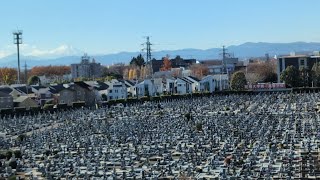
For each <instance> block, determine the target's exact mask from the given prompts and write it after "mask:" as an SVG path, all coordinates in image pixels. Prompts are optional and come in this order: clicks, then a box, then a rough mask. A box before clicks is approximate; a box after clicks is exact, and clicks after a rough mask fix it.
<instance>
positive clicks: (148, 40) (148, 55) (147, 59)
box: [142, 36, 153, 75]
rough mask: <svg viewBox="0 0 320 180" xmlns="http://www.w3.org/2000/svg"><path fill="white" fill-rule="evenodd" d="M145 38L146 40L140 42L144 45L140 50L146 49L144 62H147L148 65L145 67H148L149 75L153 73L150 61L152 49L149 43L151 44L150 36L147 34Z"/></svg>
mask: <svg viewBox="0 0 320 180" xmlns="http://www.w3.org/2000/svg"><path fill="white" fill-rule="evenodd" d="M145 38H146V40H147V41H146V42H145V43H143V44H142V45H143V46H145V47H144V48H143V49H142V51H146V53H147V54H146V64H147V66H149V67H147V68H149V73H150V75H153V69H152V62H151V51H152V49H151V45H152V44H151V42H150V37H149V36H146V37H145Z"/></svg>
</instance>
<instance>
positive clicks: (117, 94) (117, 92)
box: [106, 80, 128, 101]
mask: <svg viewBox="0 0 320 180" xmlns="http://www.w3.org/2000/svg"><path fill="white" fill-rule="evenodd" d="M106 84H107V85H108V86H109V88H108V90H107V94H106V95H107V100H108V101H109V100H117V99H127V97H128V91H127V86H126V85H125V84H124V83H122V82H120V81H117V80H112V81H110V82H106Z"/></svg>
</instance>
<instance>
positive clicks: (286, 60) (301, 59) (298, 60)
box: [277, 53, 320, 83]
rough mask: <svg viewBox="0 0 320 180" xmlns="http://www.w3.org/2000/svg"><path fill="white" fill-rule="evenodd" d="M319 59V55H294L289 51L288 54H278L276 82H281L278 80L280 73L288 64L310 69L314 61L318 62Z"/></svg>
mask: <svg viewBox="0 0 320 180" xmlns="http://www.w3.org/2000/svg"><path fill="white" fill-rule="evenodd" d="M319 60H320V56H310V55H296V54H295V53H291V54H290V55H288V56H280V57H279V58H278V59H277V75H278V83H280V82H281V80H280V76H281V73H282V72H283V71H284V70H285V69H286V68H287V67H288V66H294V67H296V68H297V69H301V68H306V69H311V68H312V66H313V65H314V64H315V63H316V62H319Z"/></svg>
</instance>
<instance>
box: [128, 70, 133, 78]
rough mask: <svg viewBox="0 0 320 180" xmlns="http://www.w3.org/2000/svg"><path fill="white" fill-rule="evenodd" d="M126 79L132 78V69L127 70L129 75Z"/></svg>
mask: <svg viewBox="0 0 320 180" xmlns="http://www.w3.org/2000/svg"><path fill="white" fill-rule="evenodd" d="M128 79H130V80H132V79H133V69H130V70H129V76H128Z"/></svg>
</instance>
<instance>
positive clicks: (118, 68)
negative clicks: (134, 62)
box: [102, 63, 128, 79]
mask: <svg viewBox="0 0 320 180" xmlns="http://www.w3.org/2000/svg"><path fill="white" fill-rule="evenodd" d="M127 68H128V66H125V64H123V63H118V64H114V65H112V66H109V67H104V68H103V69H102V72H103V73H102V74H103V75H102V76H103V77H107V76H113V77H115V78H116V79H123V73H124V71H125V70H126V69H127Z"/></svg>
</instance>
